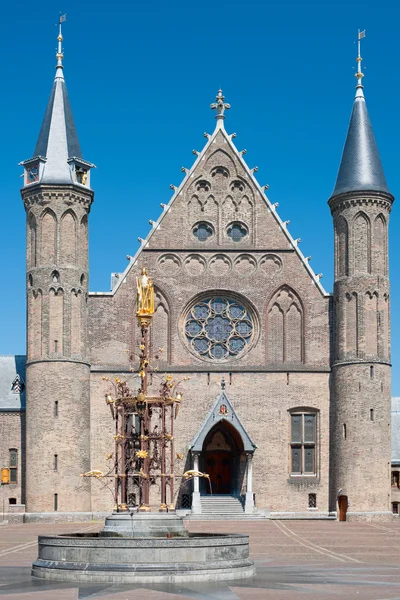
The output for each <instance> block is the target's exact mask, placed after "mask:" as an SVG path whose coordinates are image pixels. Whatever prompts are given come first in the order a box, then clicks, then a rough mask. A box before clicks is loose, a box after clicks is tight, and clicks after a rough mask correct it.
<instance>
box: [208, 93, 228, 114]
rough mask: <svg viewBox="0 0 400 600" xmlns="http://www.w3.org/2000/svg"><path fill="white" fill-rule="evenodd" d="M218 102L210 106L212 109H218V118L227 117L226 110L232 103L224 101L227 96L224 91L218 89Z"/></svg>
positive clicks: (216, 98)
mask: <svg viewBox="0 0 400 600" xmlns="http://www.w3.org/2000/svg"><path fill="white" fill-rule="evenodd" d="M215 100H216V102H213V104H210V108H211V109H212V110H216V111H217V114H216V115H215V118H216V119H225V114H224V113H225V110H228V109H229V108H230V107H231V105H230V104H227V103H226V102H224V100H225V96H224V95H223V93H222V90H218V94H217V95H216V97H215Z"/></svg>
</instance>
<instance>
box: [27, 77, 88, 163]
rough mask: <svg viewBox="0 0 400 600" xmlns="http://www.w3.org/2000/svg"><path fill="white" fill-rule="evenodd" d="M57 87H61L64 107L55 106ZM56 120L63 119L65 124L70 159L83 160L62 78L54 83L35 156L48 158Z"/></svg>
mask: <svg viewBox="0 0 400 600" xmlns="http://www.w3.org/2000/svg"><path fill="white" fill-rule="evenodd" d="M57 86H60V87H61V97H62V100H63V102H62V106H61V105H60V106H57V104H55V99H56V89H57ZM55 113H56V114H55ZM57 113H58V114H57ZM54 119H56V120H57V121H60V119H61V120H63V121H64V122H65V130H66V137H67V148H68V152H67V154H68V158H71V157H72V156H75V157H77V158H81V157H82V152H81V147H80V144H79V139H78V134H77V131H76V127H75V123H74V118H73V116H72V110H71V105H70V102H69V98H68V92H67V86H66V84H65V81H64V80H63V79H61V78H56V79H55V81H54V84H53V88H52V90H51V94H50V98H49V102H48V104H47V108H46V112H45V115H44V119H43V123H42V127H41V129H40V133H39V137H38V140H37V143H36V148H35V152H34V153H33V156H43V157H47V151H48V144H49V136H50V128H51V125H52V121H53V120H54Z"/></svg>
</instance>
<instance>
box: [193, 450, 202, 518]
mask: <svg viewBox="0 0 400 600" xmlns="http://www.w3.org/2000/svg"><path fill="white" fill-rule="evenodd" d="M193 470H194V471H198V470H199V455H198V453H197V452H195V453H193ZM192 514H194V515H200V514H201V501H200V486H199V478H198V477H193V493H192Z"/></svg>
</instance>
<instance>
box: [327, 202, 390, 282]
mask: <svg viewBox="0 0 400 600" xmlns="http://www.w3.org/2000/svg"><path fill="white" fill-rule="evenodd" d="M335 236H336V256H335V263H336V277H344V276H346V275H352V274H357V273H360V274H362V273H376V274H378V275H387V222H386V219H385V217H384V215H383V214H379V215H377V216H376V217H375V219H374V220H373V222H372V225H371V220H370V218H369V217H368V216H367V215H366V214H365V213H364V212H362V211H360V212H358V213H357V214H356V215H355V217H354V218H353V219H352V221H350V222H348V221H347V220H346V219H345V217H344V216H343V215H340V216H339V217H338V219H337V220H336V223H335ZM349 240H351V242H352V243H351V244H349Z"/></svg>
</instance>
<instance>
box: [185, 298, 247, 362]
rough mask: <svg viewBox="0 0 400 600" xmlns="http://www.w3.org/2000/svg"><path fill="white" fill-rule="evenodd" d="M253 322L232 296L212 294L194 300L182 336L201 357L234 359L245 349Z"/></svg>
mask: <svg viewBox="0 0 400 600" xmlns="http://www.w3.org/2000/svg"><path fill="white" fill-rule="evenodd" d="M253 335H254V321H253V318H252V315H251V314H250V312H249V311H248V309H247V308H246V307H245V306H244V305H243V304H241V303H240V302H238V301H237V300H234V299H232V298H227V297H221V296H213V297H209V298H205V299H204V300H201V301H199V302H197V303H196V304H195V305H194V306H193V307H192V308H191V310H190V311H189V313H188V315H187V317H186V321H185V336H186V339H187V341H188V343H189V345H190V347H191V349H192V350H194V352H195V353H196V354H198V355H200V356H202V357H204V358H208V359H214V360H222V359H226V358H236V357H237V356H240V355H242V354H243V353H244V352H245V351H246V349H248V346H249V344H250V343H251V341H252V339H253Z"/></svg>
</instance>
